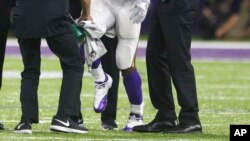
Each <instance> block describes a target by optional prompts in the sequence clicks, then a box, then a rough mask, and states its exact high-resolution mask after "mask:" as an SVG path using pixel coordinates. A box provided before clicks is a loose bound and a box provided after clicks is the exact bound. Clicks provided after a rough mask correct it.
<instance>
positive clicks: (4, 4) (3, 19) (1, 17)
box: [0, 0, 11, 89]
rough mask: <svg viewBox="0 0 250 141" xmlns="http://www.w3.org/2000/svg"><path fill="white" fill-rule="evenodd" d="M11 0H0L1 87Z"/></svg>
mask: <svg viewBox="0 0 250 141" xmlns="http://www.w3.org/2000/svg"><path fill="white" fill-rule="evenodd" d="M10 4H11V1H10V0H1V1H0V89H1V87H2V72H3V64H4V56H5V48H6V40H7V33H8V30H9V20H10Z"/></svg>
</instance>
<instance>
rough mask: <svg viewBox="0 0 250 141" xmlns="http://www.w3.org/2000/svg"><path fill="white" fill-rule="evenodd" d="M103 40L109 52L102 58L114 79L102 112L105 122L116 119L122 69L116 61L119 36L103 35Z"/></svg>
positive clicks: (104, 68)
mask: <svg viewBox="0 0 250 141" xmlns="http://www.w3.org/2000/svg"><path fill="white" fill-rule="evenodd" d="M101 40H102V42H103V44H104V45H105V47H106V49H107V53H106V54H105V55H104V56H103V57H102V58H101V61H102V67H103V70H104V71H105V72H106V73H108V74H109V75H110V76H111V77H112V79H113V84H112V87H111V88H110V89H109V91H108V105H107V107H106V109H105V110H104V111H103V112H102V114H101V121H102V122H105V121H107V120H116V113H117V97H118V87H119V78H120V77H119V76H120V71H119V69H118V67H117V65H116V61H115V60H116V59H115V52H116V47H117V43H118V40H117V38H108V37H106V36H103V37H102V38H101Z"/></svg>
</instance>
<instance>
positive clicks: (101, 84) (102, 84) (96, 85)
mask: <svg viewBox="0 0 250 141" xmlns="http://www.w3.org/2000/svg"><path fill="white" fill-rule="evenodd" d="M105 84H106V83H105V82H103V83H100V84H98V83H96V84H95V88H96V89H102V88H104V87H105Z"/></svg>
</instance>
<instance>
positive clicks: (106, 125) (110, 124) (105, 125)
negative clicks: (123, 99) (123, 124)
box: [102, 120, 118, 131]
mask: <svg viewBox="0 0 250 141" xmlns="http://www.w3.org/2000/svg"><path fill="white" fill-rule="evenodd" d="M102 129H103V130H105V131H107V130H118V126H117V124H116V123H115V121H114V120H106V121H104V122H102Z"/></svg>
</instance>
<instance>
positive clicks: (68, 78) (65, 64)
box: [18, 33, 83, 123]
mask: <svg viewBox="0 0 250 141" xmlns="http://www.w3.org/2000/svg"><path fill="white" fill-rule="evenodd" d="M46 40H47V43H48V46H49V48H50V49H51V51H52V52H53V53H54V54H55V55H56V56H57V57H58V58H59V60H60V64H61V68H62V71H63V72H62V74H63V78H62V84H61V90H60V98H59V105H58V111H57V116H60V117H66V116H68V117H78V116H79V111H80V106H79V105H80V93H81V85H82V76H83V67H82V61H81V57H80V51H79V48H78V45H77V43H76V41H75V39H74V36H73V34H72V33H64V34H60V35H57V36H53V37H47V38H46ZM18 42H19V45H20V50H21V54H22V58H23V64H24V70H23V72H22V73H21V76H22V80H21V96H20V101H21V106H22V119H28V120H31V121H32V122H33V123H38V121H39V116H38V98H37V95H38V91H37V90H38V85H39V76H40V65H41V55H40V43H41V39H19V40H18ZM52 89H53V88H52Z"/></svg>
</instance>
